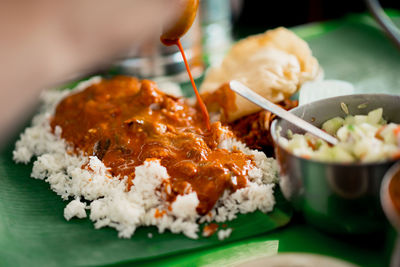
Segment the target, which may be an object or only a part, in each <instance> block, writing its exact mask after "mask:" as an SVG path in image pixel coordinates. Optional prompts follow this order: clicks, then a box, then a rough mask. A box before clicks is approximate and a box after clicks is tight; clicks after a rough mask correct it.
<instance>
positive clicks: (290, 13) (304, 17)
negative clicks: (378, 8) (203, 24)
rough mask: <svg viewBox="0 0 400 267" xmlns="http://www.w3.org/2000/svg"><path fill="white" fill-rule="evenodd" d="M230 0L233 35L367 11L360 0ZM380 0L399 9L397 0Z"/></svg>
mask: <svg viewBox="0 0 400 267" xmlns="http://www.w3.org/2000/svg"><path fill="white" fill-rule="evenodd" d="M233 2H236V3H233V5H237V6H238V7H237V11H236V12H237V13H236V14H235V17H234V18H233V36H234V37H235V38H241V37H244V36H246V35H248V34H254V33H259V32H263V31H265V30H266V29H268V28H274V27H278V26H285V27H291V26H295V25H299V24H304V23H310V22H316V21H326V20H331V19H335V18H340V17H343V16H345V15H347V14H349V13H361V12H368V9H367V7H366V5H365V2H364V1H363V0H350V1H348V0H298V1H290V0H280V1H251V0H243V1H236V0H234V1H233ZM379 2H380V3H381V5H382V7H384V8H392V9H398V10H400V1H399V0H380V1H379ZM240 5H241V7H239V6H240Z"/></svg>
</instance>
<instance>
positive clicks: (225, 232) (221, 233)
mask: <svg viewBox="0 0 400 267" xmlns="http://www.w3.org/2000/svg"><path fill="white" fill-rule="evenodd" d="M231 233H232V228H228V229H225V230H224V229H221V230H219V231H218V239H219V240H224V239H225V238H228V237H229V236H230V235H231Z"/></svg>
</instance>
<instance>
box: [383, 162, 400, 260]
mask: <svg viewBox="0 0 400 267" xmlns="http://www.w3.org/2000/svg"><path fill="white" fill-rule="evenodd" d="M399 174H400V162H398V163H397V164H396V165H394V166H392V167H391V168H390V169H389V171H387V172H386V174H385V176H384V177H383V181H382V186H381V204H382V208H383V211H384V212H385V215H386V217H387V218H388V219H389V222H390V223H391V224H392V226H393V227H394V228H395V230H396V231H397V238H396V241H395V242H394V245H393V252H392V258H391V260H390V266H400V213H399V212H398V211H397V209H396V207H395V206H394V203H393V200H392V196H391V195H390V192H389V186H390V184H391V182H392V181H393V179H399V178H398V177H399Z"/></svg>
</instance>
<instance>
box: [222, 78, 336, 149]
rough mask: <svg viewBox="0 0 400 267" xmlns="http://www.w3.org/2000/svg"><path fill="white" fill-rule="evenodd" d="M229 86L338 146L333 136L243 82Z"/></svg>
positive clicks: (257, 103)
mask: <svg viewBox="0 0 400 267" xmlns="http://www.w3.org/2000/svg"><path fill="white" fill-rule="evenodd" d="M229 86H230V88H231V90H232V91H234V92H236V93H238V94H239V95H241V96H242V97H244V98H246V99H247V100H249V101H251V102H253V103H254V104H256V105H257V106H260V107H262V108H263V109H266V110H268V111H270V112H272V113H273V114H275V115H276V116H278V117H280V118H281V119H283V120H286V121H288V122H290V123H292V124H294V125H296V126H297V127H299V128H301V129H303V130H305V131H306V132H309V133H311V134H313V135H314V136H316V137H318V138H321V139H322V140H324V141H326V142H328V143H329V144H332V145H336V144H337V143H338V140H337V139H336V138H335V137H333V136H332V135H330V134H328V133H326V132H324V131H322V130H321V129H319V128H317V127H315V126H314V125H312V124H311V123H308V122H306V121H305V120H302V119H301V118H299V117H297V116H296V115H294V114H292V113H290V112H288V111H286V110H284V109H283V108H281V107H279V106H278V105H275V104H274V103H272V102H271V101H269V100H267V99H265V98H264V97H262V96H260V95H259V94H257V93H256V92H254V91H253V90H251V89H250V88H248V87H247V86H245V85H244V84H242V83H241V82H238V81H235V80H232V81H230V82H229Z"/></svg>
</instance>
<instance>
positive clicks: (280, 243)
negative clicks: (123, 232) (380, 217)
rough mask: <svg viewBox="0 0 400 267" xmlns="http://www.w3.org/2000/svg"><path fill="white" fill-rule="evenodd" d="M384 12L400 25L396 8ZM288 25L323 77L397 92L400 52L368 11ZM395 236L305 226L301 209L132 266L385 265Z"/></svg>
mask: <svg viewBox="0 0 400 267" xmlns="http://www.w3.org/2000/svg"><path fill="white" fill-rule="evenodd" d="M387 13H388V15H389V16H390V17H391V18H392V20H393V21H394V23H395V24H396V25H399V26H400V12H399V11H396V10H388V11H387ZM292 30H294V32H295V33H296V34H298V35H299V36H300V37H302V38H303V39H305V40H306V41H307V42H308V44H309V45H310V47H311V49H312V51H313V54H314V56H315V57H316V58H317V59H318V61H319V63H320V64H321V66H322V67H323V69H324V74H325V79H339V80H345V81H349V82H351V83H353V84H354V86H355V89H356V93H392V94H400V51H398V50H396V48H395V46H394V45H393V44H392V43H391V42H390V41H389V40H388V39H387V38H386V36H385V35H384V33H383V32H382V31H381V30H380V29H379V27H378V25H377V24H376V23H375V22H374V20H373V19H372V18H371V17H370V16H368V15H366V14H354V15H350V16H347V17H344V18H342V19H339V20H335V21H328V22H322V23H313V24H307V25H301V26H297V27H294V28H292ZM394 237H395V232H394V230H393V229H392V228H391V227H389V226H387V228H386V229H382V233H381V234H377V235H372V236H371V235H369V236H347V237H344V236H334V235H330V234H327V233H324V232H321V231H319V230H316V229H315V228H313V227H312V226H309V225H307V224H306V223H305V222H304V221H303V219H302V218H301V214H295V216H294V218H293V220H292V221H291V223H290V224H289V225H287V226H286V227H284V228H280V229H277V230H274V231H272V232H268V233H266V234H263V235H259V236H257V237H254V238H249V239H245V240H241V241H238V242H233V243H230V244H224V245H221V246H218V247H212V248H208V249H202V250H197V251H194V252H190V253H182V254H180V255H175V256H170V257H163V258H160V259H157V260H153V261H147V262H146V261H144V262H140V263H136V264H135V266H138V265H142V266H154V265H161V266H227V265H231V264H232V263H240V262H243V261H246V260H251V259H255V258H258V257H262V256H266V255H273V254H276V253H278V252H279V253H282V252H305V253H317V254H322V255H327V256H331V257H336V258H340V259H342V260H346V261H349V262H351V263H353V264H356V265H360V266H386V265H388V263H389V260H390V253H391V250H392V244H393V240H394ZM122 266H130V264H129V263H126V264H124V265H122Z"/></svg>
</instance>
